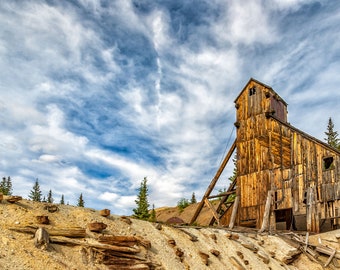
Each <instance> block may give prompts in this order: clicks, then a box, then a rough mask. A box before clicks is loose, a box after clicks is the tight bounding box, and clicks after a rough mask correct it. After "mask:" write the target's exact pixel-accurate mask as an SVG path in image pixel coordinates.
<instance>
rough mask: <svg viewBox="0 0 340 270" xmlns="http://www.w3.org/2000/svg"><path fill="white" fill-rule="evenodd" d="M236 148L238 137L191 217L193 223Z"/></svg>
mask: <svg viewBox="0 0 340 270" xmlns="http://www.w3.org/2000/svg"><path fill="white" fill-rule="evenodd" d="M235 148H236V139H235V141H234V143H233V144H232V146H231V147H230V149H229V152H228V154H227V155H226V157H225V158H224V160H223V162H222V164H221V166H220V168H219V169H218V171H217V172H216V175H215V176H214V178H213V179H212V180H211V183H210V185H209V186H208V189H207V190H206V192H205V194H204V196H203V198H202V200H201V202H200V203H199V204H198V206H197V209H196V211H195V213H194V215H193V217H192V218H191V221H190V223H191V224H192V223H194V222H195V221H196V219H197V217H198V215H199V213H200V212H201V211H202V208H203V206H204V200H205V199H206V198H208V196H209V195H210V193H211V192H212V190H213V189H214V187H215V185H216V183H217V181H218V179H219V177H220V176H221V174H222V172H223V170H224V168H225V166H226V165H227V163H228V161H229V159H230V157H231V155H232V154H233V152H234V150H235Z"/></svg>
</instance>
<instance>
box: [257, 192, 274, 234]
mask: <svg viewBox="0 0 340 270" xmlns="http://www.w3.org/2000/svg"><path fill="white" fill-rule="evenodd" d="M272 200H273V191H272V190H269V191H268V195H267V201H266V206H265V209H264V214H263V220H262V226H261V229H260V231H259V232H264V231H265V230H267V229H268V227H269V216H270V208H271V204H272Z"/></svg>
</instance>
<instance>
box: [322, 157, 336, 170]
mask: <svg viewBox="0 0 340 270" xmlns="http://www.w3.org/2000/svg"><path fill="white" fill-rule="evenodd" d="M333 162H334V160H333V157H326V158H324V159H323V167H324V169H325V170H330V169H334V163H333Z"/></svg>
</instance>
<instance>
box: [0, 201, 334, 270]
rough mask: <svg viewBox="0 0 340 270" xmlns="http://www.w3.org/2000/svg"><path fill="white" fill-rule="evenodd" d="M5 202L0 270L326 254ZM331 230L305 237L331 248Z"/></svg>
mask: <svg viewBox="0 0 340 270" xmlns="http://www.w3.org/2000/svg"><path fill="white" fill-rule="evenodd" d="M5 199H6V198H4V200H2V202H1V203H0V215H1V219H0V230H1V234H0V269H8V270H10V269H18V270H19V269H20V270H30V269H36V270H45V269H72V270H73V269H98V270H100V269H169V270H174V269H176V270H177V269H193V270H200V269H217V270H218V269H221V270H222V269H324V268H323V265H324V264H326V263H327V260H328V259H329V257H330V256H329V255H320V256H319V257H318V258H316V259H315V258H313V259H312V258H311V255H310V253H308V252H307V253H306V254H307V255H306V254H305V253H301V251H300V250H299V245H298V244H297V243H298V242H297V241H294V242H287V240H284V238H289V237H287V236H291V235H292V234H290V233H286V237H284V234H282V235H281V236H278V235H273V234H267V233H264V234H258V233H257V232H256V231H251V230H248V231H244V230H242V232H241V229H240V228H236V229H235V230H234V231H229V230H227V229H225V228H208V227H188V226H177V227H174V226H171V225H167V224H164V223H150V222H145V221H140V220H136V219H131V218H127V217H120V216H115V215H109V216H108V217H103V216H101V215H100V213H99V211H96V210H93V209H88V208H79V207H75V206H68V205H56V206H57V207H58V211H56V212H49V209H48V208H47V207H46V206H47V205H46V204H44V203H36V202H32V201H28V200H21V201H19V202H16V203H9V202H7V201H6V200H5ZM190 207H191V208H188V209H187V210H186V211H188V212H187V213H185V211H184V212H182V213H178V212H176V211H177V210H176V209H175V208H163V209H158V211H157V216H158V219H159V220H163V221H164V219H168V218H169V217H171V216H175V215H179V216H181V218H182V219H183V220H184V219H185V218H188V215H190V212H192V211H193V210H194V207H195V206H190ZM38 216H47V217H48V220H49V224H39V222H41V220H40V221H38V219H37V217H38ZM186 222H187V221H186ZM94 223H98V224H105V225H106V226H107V227H106V228H105V229H104V230H103V231H101V232H92V231H90V230H89V229H88V225H89V224H94ZM39 227H42V228H44V229H45V230H46V231H47V232H48V234H49V237H50V243H45V245H35V241H36V240H35V239H34V233H35V231H36V229H37V228H39ZM61 231H62V232H67V231H69V232H74V231H77V232H84V234H82V233H78V234H79V235H73V236H76V237H70V236H72V233H71V235H66V234H67V233H60V232H61ZM56 232H59V235H58V233H56ZM338 233H339V232H338V231H334V232H331V233H328V234H324V235H318V236H313V237H312V236H311V237H309V241H310V242H313V241H314V243H315V245H318V242H319V241H322V243H323V245H326V244H327V245H328V246H331V247H333V248H339V246H338V242H337V238H336V236H337V234H338ZM319 238H320V239H321V240H319ZM103 239H105V241H103ZM301 239H302V240H301V241H304V238H301ZM330 250H333V249H330ZM320 254H321V253H320ZM337 256H338V254H337V252H336V251H335V255H334V258H332V260H331V263H330V264H329V266H328V268H329V269H333V268H334V267H335V266H334V264H335V265H336V263H337V259H336V258H335V257H337Z"/></svg>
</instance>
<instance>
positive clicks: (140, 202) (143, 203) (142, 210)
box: [133, 177, 150, 220]
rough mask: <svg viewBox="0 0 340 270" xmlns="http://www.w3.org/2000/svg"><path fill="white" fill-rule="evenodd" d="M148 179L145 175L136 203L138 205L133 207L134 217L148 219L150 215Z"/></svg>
mask: <svg viewBox="0 0 340 270" xmlns="http://www.w3.org/2000/svg"><path fill="white" fill-rule="evenodd" d="M147 181H148V180H147V179H146V177H144V179H143V181H142V182H141V184H140V188H139V193H138V195H137V199H136V200H135V203H136V204H137V207H136V208H135V209H133V212H134V215H133V216H134V217H136V218H138V219H143V220H148V219H149V217H150V213H149V210H148V208H149V206H150V205H149V202H148V187H147Z"/></svg>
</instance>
